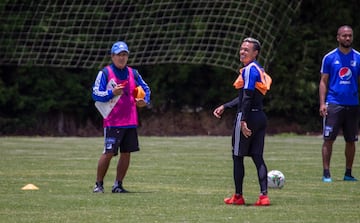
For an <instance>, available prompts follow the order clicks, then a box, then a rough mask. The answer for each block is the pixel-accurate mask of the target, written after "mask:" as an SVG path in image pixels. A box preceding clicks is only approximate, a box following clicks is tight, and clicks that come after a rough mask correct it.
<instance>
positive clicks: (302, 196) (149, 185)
mask: <svg viewBox="0 0 360 223" xmlns="http://www.w3.org/2000/svg"><path fill="white" fill-rule="evenodd" d="M0 140H1V143H0V157H1V159H0V168H1V169H0V179H1V180H0V222H7V223H10V222H16V223H21V222H37V223H40V222H77V223H81V222H87V223H88V222H102V223H106V222H126V223H132V222H136V223H139V222H147V223H148V222H159V223H160V222H307V223H309V222H316V223H319V222H342V223H345V222H360V218H359V217H360V214H359V213H360V212H359V208H360V183H359V182H343V181H342V177H343V174H344V163H345V161H344V155H343V154H344V143H343V139H342V138H339V139H338V140H337V141H336V142H335V146H334V151H333V158H332V162H331V167H332V169H331V171H332V176H333V180H334V182H333V183H328V184H325V183H322V182H321V174H322V164H321V162H322V161H321V143H322V140H321V138H320V137H315V136H295V135H278V136H268V137H267V138H266V150H265V159H266V161H267V165H268V169H269V170H272V169H278V170H280V171H282V172H283V173H284V175H285V177H286V183H285V186H284V188H283V189H281V190H276V189H270V190H269V196H270V199H271V206H269V207H253V206H251V205H246V206H228V205H225V204H224V203H223V199H224V197H226V196H230V195H231V194H232V193H233V191H234V186H233V179H232V160H231V152H230V137H140V145H141V151H140V152H138V153H134V154H133V156H132V161H131V165H130V168H129V171H128V175H127V177H126V179H125V181H124V187H125V188H126V189H128V190H130V191H131V192H132V193H129V194H112V193H111V186H112V183H113V181H114V177H115V165H116V162H117V158H115V159H113V160H112V163H111V165H110V168H109V171H108V175H107V176H106V178H105V190H106V191H105V193H104V194H93V193H92V188H93V185H94V180H95V174H96V166H97V160H98V158H99V155H100V153H101V150H102V138H50V137H2V138H0ZM357 157H358V155H357ZM359 162H360V160H359V159H355V163H354V168H353V174H354V175H355V176H357V177H360V170H359ZM245 165H246V173H245V174H246V175H245V182H244V195H245V199H246V202H247V204H252V203H254V202H255V201H256V199H257V197H258V193H259V186H258V182H257V175H256V169H255V166H254V164H253V163H252V161H251V159H250V158H246V159H245ZM28 183H32V184H35V185H36V186H38V187H39V188H40V189H39V190H35V191H23V190H21V188H22V187H23V186H24V185H26V184H28Z"/></svg>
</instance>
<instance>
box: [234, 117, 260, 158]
mask: <svg viewBox="0 0 360 223" xmlns="http://www.w3.org/2000/svg"><path fill="white" fill-rule="evenodd" d="M240 120H241V112H240V113H238V114H237V118H236V120H235V125H234V131H233V136H232V148H233V150H232V152H233V155H234V156H253V155H263V153H264V141H265V133H266V122H267V118H266V115H265V113H264V112H263V111H261V110H256V111H251V112H250V114H249V116H248V120H247V121H246V123H247V126H248V128H249V129H250V130H251V131H252V134H251V136H250V137H248V138H246V137H245V136H244V135H243V134H242V132H241V128H240V125H241V124H240Z"/></svg>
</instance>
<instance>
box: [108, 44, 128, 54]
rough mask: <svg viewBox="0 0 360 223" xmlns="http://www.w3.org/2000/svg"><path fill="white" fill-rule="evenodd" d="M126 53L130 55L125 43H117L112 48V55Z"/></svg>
mask: <svg viewBox="0 0 360 223" xmlns="http://www.w3.org/2000/svg"><path fill="white" fill-rule="evenodd" d="M124 51H125V52H127V53H129V48H128V46H127V45H126V43H125V42H123V41H119V42H116V43H114V44H113V46H112V47H111V53H112V54H119V53H121V52H124Z"/></svg>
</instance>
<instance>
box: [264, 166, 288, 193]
mask: <svg viewBox="0 0 360 223" xmlns="http://www.w3.org/2000/svg"><path fill="white" fill-rule="evenodd" d="M267 180H268V187H269V188H276V189H281V188H283V186H284V184H285V176H284V174H283V173H282V172H281V171H279V170H271V171H270V172H268V174H267Z"/></svg>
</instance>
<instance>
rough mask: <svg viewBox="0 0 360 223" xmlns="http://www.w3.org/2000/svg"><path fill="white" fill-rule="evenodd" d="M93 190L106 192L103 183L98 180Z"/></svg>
mask: <svg viewBox="0 0 360 223" xmlns="http://www.w3.org/2000/svg"><path fill="white" fill-rule="evenodd" d="M93 192H94V193H104V186H103V185H102V184H101V183H98V182H96V183H95V186H94V190H93Z"/></svg>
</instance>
